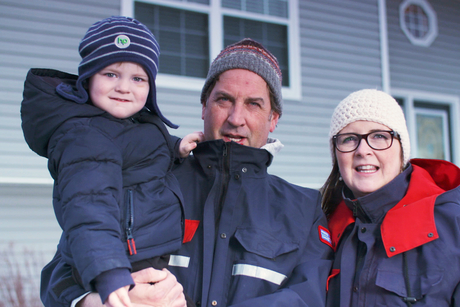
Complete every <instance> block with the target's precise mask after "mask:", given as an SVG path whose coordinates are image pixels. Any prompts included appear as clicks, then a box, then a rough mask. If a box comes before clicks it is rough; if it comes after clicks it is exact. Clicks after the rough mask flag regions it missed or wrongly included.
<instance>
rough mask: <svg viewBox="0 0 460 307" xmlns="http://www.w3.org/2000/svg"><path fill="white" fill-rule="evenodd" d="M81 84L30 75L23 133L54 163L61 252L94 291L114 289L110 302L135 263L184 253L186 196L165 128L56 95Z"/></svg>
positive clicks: (143, 115) (145, 116)
mask: <svg viewBox="0 0 460 307" xmlns="http://www.w3.org/2000/svg"><path fill="white" fill-rule="evenodd" d="M76 78H77V76H74V75H70V74H66V73H63V72H59V71H55V70H49V69H32V70H30V71H29V73H28V75H27V78H26V81H25V85H24V100H23V102H22V106H21V116H22V128H23V131H24V136H25V139H26V141H27V143H28V144H29V146H30V148H31V149H32V150H33V151H34V152H36V153H37V154H39V155H40V156H43V157H46V158H48V169H49V171H50V174H51V176H52V178H53V179H54V189H53V206H54V210H55V214H56V217H57V220H58V222H59V225H60V226H61V228H62V229H63V234H62V237H61V240H60V242H59V248H58V252H60V253H61V256H62V259H63V260H64V261H65V262H66V263H68V264H69V265H71V266H72V267H75V268H76V269H77V270H78V273H79V275H80V277H81V280H82V282H83V285H84V286H85V288H86V289H87V290H89V289H93V286H94V282H95V281H96V282H97V284H102V283H104V284H105V282H108V283H109V284H110V285H108V287H109V289H101V288H99V287H97V285H96V288H97V290H98V291H99V293H101V291H102V292H107V293H106V294H108V293H110V292H112V291H113V290H115V289H118V288H119V287H121V286H125V285H132V284H134V283H133V280H132V278H131V275H130V270H131V263H133V262H137V261H139V260H144V259H149V258H152V257H158V256H162V255H168V254H170V253H171V252H173V251H175V250H178V249H179V248H180V246H181V242H182V237H183V208H182V201H181V199H182V196H181V192H180V189H179V184H178V181H177V179H176V178H175V176H174V175H173V174H172V172H171V167H172V163H173V156H174V144H170V143H171V139H170V135H169V133H168V131H167V130H166V128H165V126H164V124H163V123H162V122H161V120H160V119H159V118H158V117H157V116H155V115H153V114H152V113H150V112H148V111H145V110H143V111H141V112H139V113H137V114H135V115H133V116H132V117H131V118H127V119H117V118H114V117H112V116H111V115H109V114H108V113H106V112H104V111H103V110H101V109H99V108H96V107H94V106H92V105H90V104H77V103H74V102H73V101H70V100H66V99H64V98H62V97H60V96H59V95H58V94H57V93H56V91H55V88H56V86H57V85H58V84H60V83H61V82H67V83H70V84H72V83H74V82H75V80H76ZM128 243H129V244H128ZM99 281H103V282H102V283H99ZM101 297H103V296H102V293H101Z"/></svg>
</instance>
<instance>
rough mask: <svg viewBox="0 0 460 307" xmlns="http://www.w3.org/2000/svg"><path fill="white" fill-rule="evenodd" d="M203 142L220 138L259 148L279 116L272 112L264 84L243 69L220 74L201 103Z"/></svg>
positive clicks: (258, 77) (264, 142) (261, 80)
mask: <svg viewBox="0 0 460 307" xmlns="http://www.w3.org/2000/svg"><path fill="white" fill-rule="evenodd" d="M201 118H202V119H203V120H204V137H205V140H207V141H209V140H217V139H223V140H224V141H225V142H230V141H234V142H237V143H238V144H241V145H246V146H251V147H255V148H260V147H262V146H263V145H265V144H266V143H267V138H268V134H269V133H270V132H273V131H274V130H275V127H276V124H277V123H278V119H279V114H278V113H276V112H274V111H272V109H271V105H270V94H269V89H268V85H267V83H266V82H265V80H264V79H262V77H260V76H259V75H257V74H255V73H253V72H252V71H249V70H245V69H231V70H227V71H225V72H223V73H222V74H221V75H220V76H219V77H218V80H217V82H216V84H215V86H214V88H213V90H212V92H211V94H210V95H209V98H208V100H207V101H206V104H203V109H202V115H201Z"/></svg>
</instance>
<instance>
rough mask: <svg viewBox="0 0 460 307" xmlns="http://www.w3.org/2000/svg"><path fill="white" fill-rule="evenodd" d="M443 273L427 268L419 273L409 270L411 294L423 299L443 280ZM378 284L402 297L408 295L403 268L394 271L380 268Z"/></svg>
mask: <svg viewBox="0 0 460 307" xmlns="http://www.w3.org/2000/svg"><path fill="white" fill-rule="evenodd" d="M443 275H444V273H443V271H442V270H427V271H425V272H417V273H413V272H409V280H410V286H411V289H410V290H411V296H412V297H415V298H416V299H423V297H425V295H427V294H428V293H429V292H430V290H432V288H433V287H434V286H436V285H437V284H439V283H440V282H441V281H442V279H443ZM376 285H377V287H379V288H382V289H384V290H386V291H389V292H392V293H394V294H396V295H398V296H399V297H400V298H403V297H407V290H406V284H405V281H404V274H403V272H402V270H401V271H398V272H393V271H388V270H383V269H379V270H378V271H377V279H376ZM383 295H384V294H383Z"/></svg>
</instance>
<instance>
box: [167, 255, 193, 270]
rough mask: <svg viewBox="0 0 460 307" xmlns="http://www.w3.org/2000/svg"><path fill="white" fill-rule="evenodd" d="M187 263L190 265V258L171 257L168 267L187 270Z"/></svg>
mask: <svg viewBox="0 0 460 307" xmlns="http://www.w3.org/2000/svg"><path fill="white" fill-rule="evenodd" d="M189 263H190V257H187V256H180V255H171V256H170V257H169V265H170V266H179V267H182V268H188V264H189Z"/></svg>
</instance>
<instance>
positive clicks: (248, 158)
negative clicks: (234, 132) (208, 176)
mask: <svg viewBox="0 0 460 307" xmlns="http://www.w3.org/2000/svg"><path fill="white" fill-rule="evenodd" d="M193 156H194V157H195V158H196V160H197V161H198V163H199V165H200V166H201V168H202V169H203V171H204V172H206V173H207V172H212V173H214V170H213V169H214V168H215V167H217V168H222V167H224V165H225V164H224V163H223V162H224V161H227V162H228V167H229V170H230V171H231V172H233V171H238V172H239V171H243V172H246V171H248V173H249V171H250V173H251V174H253V175H255V176H258V175H260V176H264V175H265V174H266V173H267V167H268V166H269V165H270V164H271V162H272V160H273V156H272V154H271V153H270V152H269V151H267V150H265V149H259V148H253V147H249V146H244V145H240V144H237V143H235V142H224V141H223V140H213V141H205V142H200V143H199V144H198V146H197V147H196V148H195V149H194V150H193ZM243 168H244V170H243Z"/></svg>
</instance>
